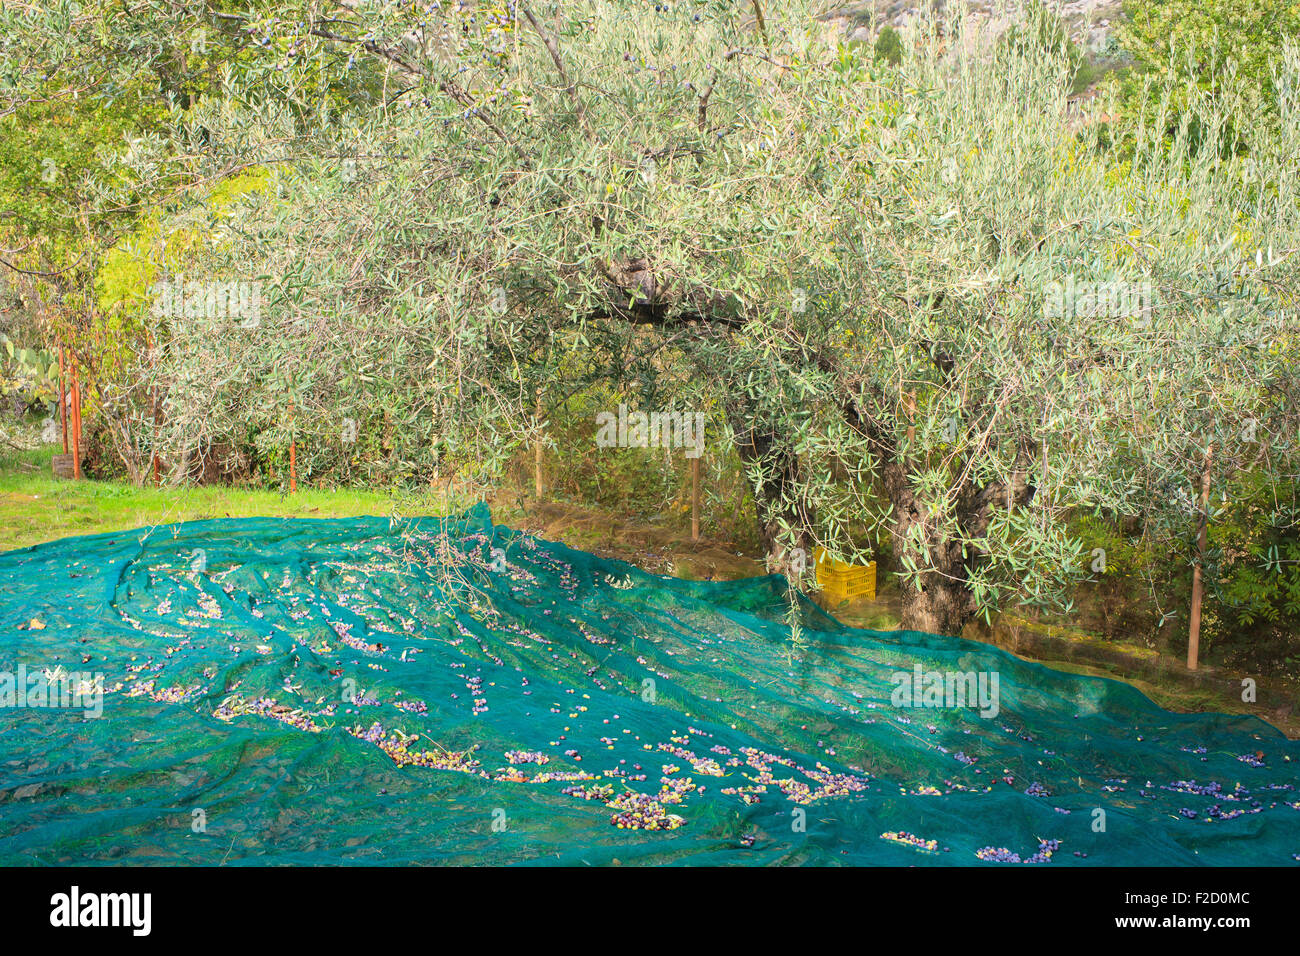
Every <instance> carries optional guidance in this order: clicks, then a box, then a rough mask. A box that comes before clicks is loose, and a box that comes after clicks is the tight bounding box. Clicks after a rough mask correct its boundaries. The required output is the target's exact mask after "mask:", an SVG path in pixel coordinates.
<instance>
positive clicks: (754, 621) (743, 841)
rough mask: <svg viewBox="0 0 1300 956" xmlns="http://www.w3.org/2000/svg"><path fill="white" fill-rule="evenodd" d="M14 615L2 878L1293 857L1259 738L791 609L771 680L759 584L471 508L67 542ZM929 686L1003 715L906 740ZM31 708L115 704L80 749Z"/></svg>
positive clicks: (62, 714)
mask: <svg viewBox="0 0 1300 956" xmlns="http://www.w3.org/2000/svg"><path fill="white" fill-rule="evenodd" d="M494 549H498V550H496V551H495V552H494ZM0 601H2V602H3V603H2V604H0V672H5V673H6V674H7V675H8V684H7V691H6V690H5V688H4V687H0V691H2V692H7V693H8V694H9V699H8V701H7V703H9V704H13V705H15V706H5V707H3V708H0V863H4V864H22V863H42V864H58V863H97V862H133V863H155V864H156V863H192V864H217V863H222V862H225V863H231V864H249V863H355V864H401V863H412V862H423V863H454V864H503V863H528V862H531V863H563V864H579V863H584V862H585V863H593V864H600V863H613V862H616V861H617V862H619V863H624V864H631V863H642V864H645V863H670V862H683V863H702V864H718V863H726V864H764V863H790V864H795V863H802V864H836V863H842V864H887V865H908V864H922V865H925V864H973V865H1004V866H1005V865H1015V864H1017V863H1026V864H1039V865H1041V864H1049V865H1076V864H1146V865H1150V864H1170V865H1197V864H1252V865H1261V864H1262V865H1295V860H1296V854H1297V853H1300V793H1298V792H1297V785H1298V784H1300V779H1298V773H1297V771H1298V770H1300V745H1297V744H1295V743H1292V742H1288V741H1287V740H1286V739H1285V738H1284V737H1283V736H1282V735H1281V734H1280V733H1279V732H1277V731H1276V730H1275V729H1273V728H1271V727H1270V726H1268V725H1266V724H1264V723H1263V722H1261V721H1258V720H1256V719H1253V718H1242V717H1227V716H1220V715H1177V714H1171V713H1168V712H1165V711H1163V710H1161V709H1159V708H1158V707H1156V706H1155V705H1154V704H1152V703H1151V702H1150V701H1149V700H1148V699H1147V698H1145V697H1144V696H1142V695H1141V694H1140V693H1138V692H1137V691H1135V690H1133V689H1132V688H1130V687H1128V686H1127V685H1124V684H1121V683H1118V682H1114V681H1107V680H1101V679H1094V678H1087V677H1076V676H1071V675H1067V674H1063V673H1059V672H1056V671H1053V670H1050V669H1048V668H1045V667H1041V666H1037V665H1034V664H1030V663H1026V662H1023V661H1020V660H1018V659H1016V658H1014V657H1012V656H1010V655H1008V654H1005V653H1003V652H1001V651H999V650H997V649H996V648H991V647H987V646H984V645H981V644H975V643H971V642H967V641H961V640H957V639H953V638H943V637H935V636H931V635H922V634H915V633H877V632H872V631H863V630H855V629H851V628H846V627H842V626H841V625H839V624H837V623H836V622H834V621H833V620H831V619H830V618H828V617H827V616H825V615H824V614H822V613H821V612H819V611H818V610H817V609H816V608H815V607H813V606H811V605H808V606H806V607H805V608H804V612H803V627H804V629H805V630H804V637H805V639H806V642H807V647H806V649H805V650H804V651H802V652H800V653H799V654H797V655H796V656H795V657H794V659H793V660H792V659H791V658H790V656H789V655H788V654H787V648H788V647H789V641H790V630H789V627H788V626H787V624H786V623H784V619H785V615H786V604H785V588H784V584H783V582H782V581H781V579H779V578H756V579H751V580H746V581H735V582H730V583H699V582H685V581H680V580H676V579H672V578H666V577H661V576H657V575H652V574H648V573H645V572H643V571H640V570H638V569H636V568H634V567H632V566H630V565H626V564H623V563H621V562H615V561H607V560H602V559H599V558H596V557H594V556H592V555H589V554H585V553H582V552H579V551H573V550H571V549H569V548H566V547H563V546H561V545H557V544H552V543H549V542H545V541H542V540H540V539H537V538H534V537H530V536H528V535H524V534H520V533H518V532H515V531H511V530H509V529H507V528H503V527H493V526H492V524H491V519H490V516H489V515H488V512H487V511H486V509H482V508H479V509H475V510H473V511H471V512H469V513H467V514H466V515H464V516H461V517H458V518H454V519H446V520H444V519H434V518H426V519H420V520H417V521H402V522H390V521H389V520H388V519H386V518H358V519H343V520H280V519H254V520H223V521H203V522H195V523H190V524H184V525H178V526H171V527H159V528H154V529H150V530H140V531H132V532H123V533H120V534H112V535H99V536H95V537H89V538H78V539H71V540H65V541H59V542H55V543H51V544H45V545H40V546H38V547H35V548H29V549H26V550H22V551H13V552H9V553H6V554H3V555H0ZM917 664H920V665H921V668H922V672H923V673H929V672H932V671H933V672H939V673H944V672H969V673H974V674H984V675H985V676H986V677H987V676H988V675H991V674H996V675H997V678H998V690H999V697H998V705H999V712H998V713H997V715H996V716H995V717H986V716H981V715H980V712H979V710H978V707H977V705H976V706H970V707H965V708H951V707H950V708H947V709H945V708H921V707H910V708H900V707H898V706H895V702H894V701H893V700H892V699H891V698H892V696H893V694H894V692H895V688H896V686H897V684H896V683H895V682H893V681H892V680H891V676H892V675H894V674H895V673H897V672H908V673H913V674H914V673H915V665H917ZM20 668H21V670H22V671H24V672H26V673H27V675H28V678H27V682H28V686H19V685H18V684H17V683H16V682H17V678H18V676H19V671H20ZM60 669H61V670H60ZM47 672H48V674H47ZM33 674H37V675H46V676H49V677H50V678H52V680H53V683H51V684H48V685H47V686H48V690H47V692H46V693H47V697H48V695H49V694H52V693H54V692H61V693H64V694H70V693H71V692H72V690H74V689H75V684H74V683H73V681H74V680H76V679H87V680H91V681H92V682H93V678H92V677H79V676H78V675H94V674H102V676H103V684H104V694H103V697H102V715H101V716H99V717H97V718H91V719H87V716H86V713H85V711H86V710H91V711H92V712H93V710H94V705H93V703H92V702H93V699H94V698H93V695H91V696H89V697H86V698H83V699H80V700H79V701H77V702H79V703H81V704H83V705H88V706H83V707H82V708H81V709H76V708H71V707H61V708H52V707H43V706H40V704H41V703H42V701H41V697H40V692H39V691H37V690H35V688H36V687H37V686H39V685H41V683H42V681H43V680H44V677H42V678H41V679H40V680H36V679H35V678H32V677H31V675H33ZM92 686H93V683H92ZM81 689H82V690H86V689H88V688H86V687H83V688H81ZM18 703H23V704H25V705H26V706H16V704H18ZM1095 808H1102V809H1104V810H1105V821H1104V822H1105V829H1104V831H1103V832H1098V830H1097V829H1096V826H1097V823H1098V818H1097V817H1096V816H1095V814H1094V810H1095Z"/></svg>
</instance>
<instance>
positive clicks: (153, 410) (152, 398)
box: [144, 329, 162, 488]
mask: <svg viewBox="0 0 1300 956" xmlns="http://www.w3.org/2000/svg"><path fill="white" fill-rule="evenodd" d="M144 334H145V342H146V344H147V345H148V346H149V355H150V360H151V361H152V357H153V333H152V332H150V331H149V330H148V329H145V332H144ZM149 413H150V415H152V416H153V449H152V452H153V453H152V454H151V455H150V456H149V463H150V466H151V468H152V469H153V486H154V487H155V488H157V487H158V486H159V485H161V484H162V479H161V477H160V476H159V474H158V387H157V386H154V388H153V389H152V390H151V391H150V394H149Z"/></svg>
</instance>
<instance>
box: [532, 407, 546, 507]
mask: <svg viewBox="0 0 1300 956" xmlns="http://www.w3.org/2000/svg"><path fill="white" fill-rule="evenodd" d="M533 422H534V424H535V425H536V427H537V440H536V441H535V442H534V443H533V495H534V497H536V498H537V500H538V501H541V500H542V495H543V494H545V493H546V484H545V482H544V481H543V480H542V452H543V448H542V437H541V428H542V390H541V389H538V390H537V405H536V408H535V409H534V411H533Z"/></svg>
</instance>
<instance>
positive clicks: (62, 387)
mask: <svg viewBox="0 0 1300 956" xmlns="http://www.w3.org/2000/svg"><path fill="white" fill-rule="evenodd" d="M64 351H65V349H64V347H63V343H61V342H60V343H59V417H60V418H61V420H62V422H63V453H64V454H65V455H66V454H67V453H68V375H67V371H66V370H65V368H64V362H63V353H64Z"/></svg>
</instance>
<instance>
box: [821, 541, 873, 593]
mask: <svg viewBox="0 0 1300 956" xmlns="http://www.w3.org/2000/svg"><path fill="white" fill-rule="evenodd" d="M813 561H814V562H815V564H816V567H817V586H818V587H819V588H821V589H822V593H823V594H825V595H826V598H827V600H829V601H830V602H831V604H839V603H840V602H841V601H847V600H849V599H850V598H856V597H865V598H866V599H867V600H868V601H874V600H875V599H876V562H875V561H872V562H871V563H870V564H868V565H867V566H866V567H863V566H862V565H858V564H845V563H844V562H843V561H837V560H836V559H835V558H832V557H831V556H830V555H829V554H827V553H826V551H825V549H824V548H817V549H816V550H815V551H813Z"/></svg>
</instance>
